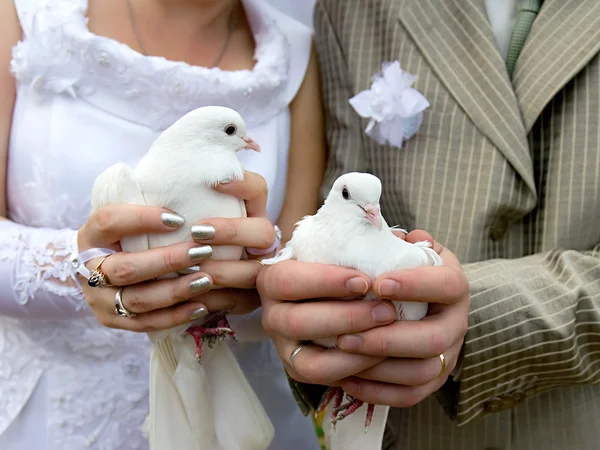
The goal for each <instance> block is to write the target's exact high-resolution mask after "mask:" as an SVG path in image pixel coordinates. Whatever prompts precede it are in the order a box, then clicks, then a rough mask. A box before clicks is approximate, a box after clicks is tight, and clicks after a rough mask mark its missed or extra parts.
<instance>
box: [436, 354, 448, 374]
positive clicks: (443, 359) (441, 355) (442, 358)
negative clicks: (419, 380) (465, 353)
mask: <svg viewBox="0 0 600 450" xmlns="http://www.w3.org/2000/svg"><path fill="white" fill-rule="evenodd" d="M438 358H440V362H441V363H442V367H441V368H440V373H439V374H438V376H437V377H436V378H439V377H441V376H442V374H443V373H444V372H445V371H446V357H445V356H444V354H443V353H441V354H440V355H439V356H438Z"/></svg>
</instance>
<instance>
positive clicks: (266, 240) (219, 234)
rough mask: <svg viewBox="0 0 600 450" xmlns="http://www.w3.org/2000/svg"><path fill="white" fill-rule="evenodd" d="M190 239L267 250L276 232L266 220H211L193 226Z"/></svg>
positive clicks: (204, 242) (251, 218)
mask: <svg viewBox="0 0 600 450" xmlns="http://www.w3.org/2000/svg"><path fill="white" fill-rule="evenodd" d="M192 238H193V239H194V240H195V241H196V242H198V243H201V244H208V245H235V246H240V247H254V248H258V249H267V248H269V247H271V245H273V242H275V239H276V232H275V228H274V227H273V225H272V224H271V222H269V220H268V219H266V218H258V217H247V218H241V217H240V218H232V219H226V218H212V219H207V220H203V221H200V222H198V223H197V224H195V225H193V226H192Z"/></svg>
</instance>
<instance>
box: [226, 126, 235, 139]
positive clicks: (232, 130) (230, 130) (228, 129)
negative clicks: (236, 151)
mask: <svg viewBox="0 0 600 450" xmlns="http://www.w3.org/2000/svg"><path fill="white" fill-rule="evenodd" d="M236 132H237V127H236V126H235V125H233V124H229V125H227V126H226V127H225V133H227V134H228V135H229V136H233V135H234V134H235V133H236Z"/></svg>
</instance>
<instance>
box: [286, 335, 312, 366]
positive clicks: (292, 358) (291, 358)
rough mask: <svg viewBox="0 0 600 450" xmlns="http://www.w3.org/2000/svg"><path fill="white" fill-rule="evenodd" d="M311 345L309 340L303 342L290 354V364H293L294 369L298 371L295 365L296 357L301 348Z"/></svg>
mask: <svg viewBox="0 0 600 450" xmlns="http://www.w3.org/2000/svg"><path fill="white" fill-rule="evenodd" d="M309 345H310V344H309V343H308V342H303V343H302V344H300V345H299V346H298V347H296V348H295V349H294V351H293V352H292V353H291V354H290V366H292V369H294V371H296V372H297V370H296V367H294V358H295V357H296V356H297V355H298V353H300V350H302V349H303V348H304V347H308V346H309Z"/></svg>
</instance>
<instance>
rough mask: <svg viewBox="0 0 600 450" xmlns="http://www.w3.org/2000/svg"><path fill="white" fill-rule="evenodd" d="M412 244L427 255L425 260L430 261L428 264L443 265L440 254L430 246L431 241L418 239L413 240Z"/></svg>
mask: <svg viewBox="0 0 600 450" xmlns="http://www.w3.org/2000/svg"><path fill="white" fill-rule="evenodd" d="M414 245H416V246H417V247H420V248H422V249H423V251H424V252H425V254H426V255H427V260H428V261H429V263H430V264H429V265H431V266H443V265H444V261H443V260H442V258H441V257H440V255H438V254H437V252H436V251H435V250H434V249H432V248H431V242H429V241H418V242H415V244H414Z"/></svg>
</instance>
